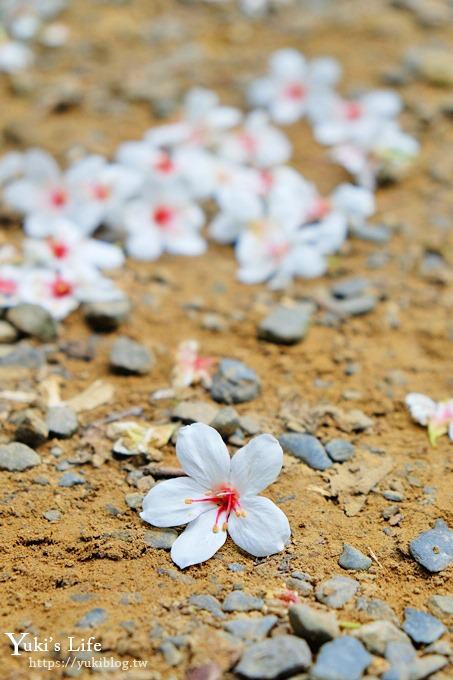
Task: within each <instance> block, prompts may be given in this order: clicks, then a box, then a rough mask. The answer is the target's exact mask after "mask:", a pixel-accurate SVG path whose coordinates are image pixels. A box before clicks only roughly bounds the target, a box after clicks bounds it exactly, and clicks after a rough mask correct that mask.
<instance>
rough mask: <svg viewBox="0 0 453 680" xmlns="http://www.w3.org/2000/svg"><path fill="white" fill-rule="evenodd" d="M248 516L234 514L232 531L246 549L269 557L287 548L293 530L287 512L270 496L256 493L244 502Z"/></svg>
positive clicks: (229, 521) (229, 528)
mask: <svg viewBox="0 0 453 680" xmlns="http://www.w3.org/2000/svg"><path fill="white" fill-rule="evenodd" d="M241 505H242V508H243V510H245V512H246V515H245V517H237V516H236V515H235V514H234V513H231V515H230V519H229V520H228V533H229V534H230V536H231V538H232V539H233V541H234V542H235V543H236V545H238V546H239V547H240V548H242V550H245V551H246V552H248V553H250V554H251V555H254V556H255V557H266V556H267V555H273V554H274V553H276V552H280V550H283V548H284V547H285V545H286V543H287V541H288V539H289V537H290V536H291V529H290V528H289V522H288V519H287V517H286V515H285V514H284V513H283V512H282V511H281V510H280V508H278V507H277V506H276V505H275V503H273V502H272V501H271V500H269V498H264V497H263V496H254V497H252V498H245V499H244V501H243V502H241Z"/></svg>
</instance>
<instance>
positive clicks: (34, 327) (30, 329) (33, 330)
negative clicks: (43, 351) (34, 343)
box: [6, 302, 58, 342]
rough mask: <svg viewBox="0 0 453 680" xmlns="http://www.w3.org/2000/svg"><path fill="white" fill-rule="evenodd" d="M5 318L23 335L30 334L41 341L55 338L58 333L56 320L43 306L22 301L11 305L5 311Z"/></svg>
mask: <svg viewBox="0 0 453 680" xmlns="http://www.w3.org/2000/svg"><path fill="white" fill-rule="evenodd" d="M6 318H7V320H8V321H9V322H10V323H11V324H12V325H13V326H14V327H15V328H17V330H18V331H20V332H21V333H23V334H24V335H31V336H33V337H34V338H38V340H41V341H42V342H50V341H51V340H55V338H56V337H57V335H58V327H57V322H56V321H55V319H54V318H53V316H52V315H51V314H50V313H49V312H48V311H47V310H46V309H44V307H40V306H39V305H32V304H29V303H25V302H24V303H22V304H19V305H16V306H15V307H11V309H8V311H7V313H6Z"/></svg>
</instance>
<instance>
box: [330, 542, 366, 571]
mask: <svg viewBox="0 0 453 680" xmlns="http://www.w3.org/2000/svg"><path fill="white" fill-rule="evenodd" d="M338 564H339V565H340V567H342V568H343V569H349V570H350V571H366V570H367V569H369V568H370V567H371V565H372V560H371V559H370V558H369V557H367V556H366V555H364V554H363V552H361V551H360V550H359V549H358V548H354V546H353V545H350V544H349V543H344V545H343V552H342V553H341V555H340V557H339V559H338Z"/></svg>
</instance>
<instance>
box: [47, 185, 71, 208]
mask: <svg viewBox="0 0 453 680" xmlns="http://www.w3.org/2000/svg"><path fill="white" fill-rule="evenodd" d="M50 202H51V204H52V206H53V207H54V208H62V207H63V206H64V205H66V203H67V202H68V195H67V193H66V191H65V190H64V189H54V191H52V193H51V195H50Z"/></svg>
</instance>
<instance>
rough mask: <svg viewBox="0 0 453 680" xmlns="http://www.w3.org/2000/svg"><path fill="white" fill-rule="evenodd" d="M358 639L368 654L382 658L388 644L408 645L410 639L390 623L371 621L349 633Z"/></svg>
mask: <svg viewBox="0 0 453 680" xmlns="http://www.w3.org/2000/svg"><path fill="white" fill-rule="evenodd" d="M351 635H353V636H354V637H356V638H358V639H359V640H360V641H361V642H363V644H364V645H365V647H366V648H367V649H368V651H369V652H371V653H372V654H379V655H381V656H384V654H385V650H386V647H387V645H388V643H389V642H401V643H403V644H406V645H407V644H410V639H409V638H408V636H407V635H406V633H404V632H403V631H402V630H400V629H399V628H398V627H397V626H395V624H394V623H392V622H391V621H372V622H371V623H365V624H364V625H363V626H361V627H360V628H358V629H357V630H355V631H353V632H352V633H351Z"/></svg>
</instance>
